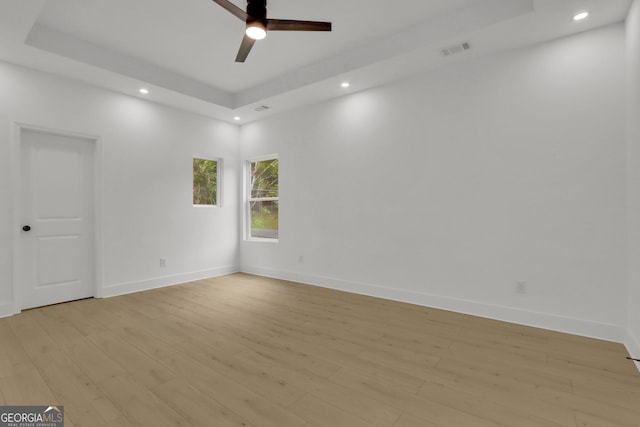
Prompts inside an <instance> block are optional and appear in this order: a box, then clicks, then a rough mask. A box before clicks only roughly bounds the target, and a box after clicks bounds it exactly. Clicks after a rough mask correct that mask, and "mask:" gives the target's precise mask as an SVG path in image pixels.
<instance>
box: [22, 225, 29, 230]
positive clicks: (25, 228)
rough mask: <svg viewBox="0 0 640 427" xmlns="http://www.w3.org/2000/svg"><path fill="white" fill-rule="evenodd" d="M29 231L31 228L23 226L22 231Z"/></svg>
mask: <svg viewBox="0 0 640 427" xmlns="http://www.w3.org/2000/svg"><path fill="white" fill-rule="evenodd" d="M29 230H31V227H29V226H28V225H25V226H24V227H22V231H29Z"/></svg>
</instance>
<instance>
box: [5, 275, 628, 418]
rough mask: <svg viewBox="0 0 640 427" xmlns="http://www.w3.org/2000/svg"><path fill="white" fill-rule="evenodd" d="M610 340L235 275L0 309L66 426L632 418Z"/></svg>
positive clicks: (19, 363) (17, 354)
mask: <svg viewBox="0 0 640 427" xmlns="http://www.w3.org/2000/svg"><path fill="white" fill-rule="evenodd" d="M626 356H627V353H626V351H625V349H624V347H623V346H622V345H621V344H615V343H610V342H603V341H598V340H594V339H588V338H581V337H576V336H572V335H566V334H561V333H556V332H550V331H546V330H540V329H535V328H529V327H523V326H517V325H513V324H508V323H503V322H498V321H493V320H487V319H482V318H477V317H472V316H466V315H461V314H456V313H451V312H446V311H441V310H435V309H430V308H425V307H419V306H415V305H410V304H403V303H398V302H391V301H386V300H381V299H376V298H371V297H366V296H360V295H354V294H349V293H344V292H338V291H333V290H328V289H322V288H316V287H311V286H305V285H300V284H295V283H290V282H284V281H279V280H272V279H265V278H261V277H255V276H250V275H244V274H235V275H231V276H225V277H220V278H216V279H210V280H203V281H199V282H194V283H189V284H184V285H179V286H174V287H169V288H164V289H158V290H153V291H148V292H143V293H138V294H132V295H126V296H122V297H116V298H110V299H103V300H99V299H89V300H83V301H76V302H72V303H66V304H60V305H55V306H50V307H43V308H38V309H33V310H28V311H25V312H23V313H22V314H20V315H18V316H14V317H10V318H5V319H0V404H21V405H24V404H34V405H49V404H52V403H57V404H60V405H64V406H65V414H66V426H67V427H71V426H87V427H98V426H144V427H150V426H153V427H162V426H172V427H173V426H197V427H210V426H213V427H218V426H219V427H227V426H229V427H230V426H246V427H343V426H344V427H361V426H362V427H434V426H441V427H489V426H504V427H520V426H523V427H547V426H548V427H558V426H571V427H614V426H624V427H632V426H633V427H639V426H640V374H639V373H638V371H637V370H636V369H635V367H634V366H633V364H632V363H631V362H630V361H628V360H626Z"/></svg>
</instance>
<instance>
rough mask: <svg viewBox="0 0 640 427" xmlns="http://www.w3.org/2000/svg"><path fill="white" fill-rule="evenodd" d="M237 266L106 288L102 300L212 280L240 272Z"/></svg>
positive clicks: (103, 290)
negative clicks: (196, 281)
mask: <svg viewBox="0 0 640 427" xmlns="http://www.w3.org/2000/svg"><path fill="white" fill-rule="evenodd" d="M239 271H240V269H239V268H238V267H237V266H232V265H230V266H226V267H219V268H214V269H211V270H202V271H195V272H192V273H184V274H176V275H173V276H163V277H156V278H153V279H148V280H141V281H139V282H130V283H121V284H117V285H111V286H104V287H103V288H102V292H101V293H100V295H99V297H100V298H109V297H115V296H118V295H126V294H131V293H134V292H141V291H148V290H151V289H158V288H164V287H167V286H173V285H179V284H181V283H187V282H193V281H195V280H202V279H210V278H212V277H218V276H224V275H227V274H233V273H237V272H239Z"/></svg>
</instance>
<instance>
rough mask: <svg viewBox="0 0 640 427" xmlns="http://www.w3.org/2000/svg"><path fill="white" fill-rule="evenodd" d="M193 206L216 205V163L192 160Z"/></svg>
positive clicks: (214, 161)
mask: <svg viewBox="0 0 640 427" xmlns="http://www.w3.org/2000/svg"><path fill="white" fill-rule="evenodd" d="M193 204H194V205H214V206H215V205H217V204H218V162H217V161H216V160H207V159H198V158H194V159H193Z"/></svg>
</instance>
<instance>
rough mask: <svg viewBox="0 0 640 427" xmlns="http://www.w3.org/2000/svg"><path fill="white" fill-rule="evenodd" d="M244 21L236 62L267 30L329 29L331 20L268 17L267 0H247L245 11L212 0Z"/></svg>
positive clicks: (227, 3) (224, 1)
mask: <svg viewBox="0 0 640 427" xmlns="http://www.w3.org/2000/svg"><path fill="white" fill-rule="evenodd" d="M213 1H214V2H215V3H218V4H219V5H220V6H222V7H223V8H225V9H227V10H228V11H229V12H231V13H232V14H234V15H235V16H237V17H238V18H240V19H241V20H243V21H244V22H246V25H247V29H246V32H245V35H244V38H243V39H242V43H241V44H240V49H239V50H238V55H237V56H236V62H244V61H245V60H246V59H247V56H248V55H249V52H250V51H251V48H252V47H253V45H254V44H255V42H256V40H261V39H263V38H265V36H266V35H267V31H331V22H318V21H296V20H291V19H268V18H267V0H247V11H246V12H245V11H244V10H242V9H240V8H239V7H238V6H236V5H235V4H233V3H231V2H230V1H229V0H213Z"/></svg>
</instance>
